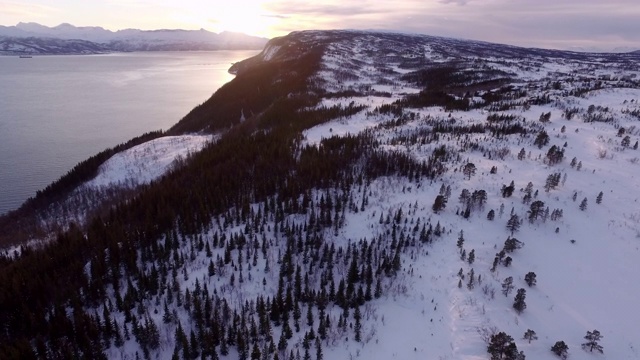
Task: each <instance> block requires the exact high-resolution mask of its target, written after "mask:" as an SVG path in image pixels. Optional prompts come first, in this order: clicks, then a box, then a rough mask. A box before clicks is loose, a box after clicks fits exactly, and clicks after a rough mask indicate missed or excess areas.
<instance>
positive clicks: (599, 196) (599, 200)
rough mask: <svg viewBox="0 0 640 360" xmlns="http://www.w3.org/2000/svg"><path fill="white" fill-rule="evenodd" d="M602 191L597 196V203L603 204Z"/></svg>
mask: <svg viewBox="0 0 640 360" xmlns="http://www.w3.org/2000/svg"><path fill="white" fill-rule="evenodd" d="M602 196H603V194H602V191H600V193H598V197H596V204H598V205H600V204H602Z"/></svg>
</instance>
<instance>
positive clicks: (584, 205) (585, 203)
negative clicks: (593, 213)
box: [580, 198, 587, 211]
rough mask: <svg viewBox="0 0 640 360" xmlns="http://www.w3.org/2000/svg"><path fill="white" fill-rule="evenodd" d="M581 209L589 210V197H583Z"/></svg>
mask: <svg viewBox="0 0 640 360" xmlns="http://www.w3.org/2000/svg"><path fill="white" fill-rule="evenodd" d="M580 210H582V211H585V210H587V198H584V199H582V202H581V203H580Z"/></svg>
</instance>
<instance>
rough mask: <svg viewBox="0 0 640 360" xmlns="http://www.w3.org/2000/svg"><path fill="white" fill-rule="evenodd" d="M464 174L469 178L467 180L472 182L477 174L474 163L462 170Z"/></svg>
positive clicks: (468, 164)
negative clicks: (472, 178)
mask: <svg viewBox="0 0 640 360" xmlns="http://www.w3.org/2000/svg"><path fill="white" fill-rule="evenodd" d="M462 173H463V174H464V176H466V177H467V180H470V179H471V177H472V176H473V175H475V174H476V166H475V164H473V163H467V164H466V165H465V166H464V167H463V168H462Z"/></svg>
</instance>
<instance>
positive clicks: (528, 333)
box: [523, 329, 538, 344]
mask: <svg viewBox="0 0 640 360" xmlns="http://www.w3.org/2000/svg"><path fill="white" fill-rule="evenodd" d="M523 338H524V339H525V340H528V341H529V344H531V341H533V340H538V335H536V332H535V331H533V330H531V329H527V331H525V332H524V336H523Z"/></svg>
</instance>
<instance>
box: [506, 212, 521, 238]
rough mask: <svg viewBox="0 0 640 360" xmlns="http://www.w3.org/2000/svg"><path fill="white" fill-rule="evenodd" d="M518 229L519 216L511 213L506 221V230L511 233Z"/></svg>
mask: <svg viewBox="0 0 640 360" xmlns="http://www.w3.org/2000/svg"><path fill="white" fill-rule="evenodd" d="M519 229H520V217H519V216H518V214H513V215H511V217H510V218H509V220H508V221H507V230H509V231H510V232H511V233H512V234H513V233H515V232H517V231H518V230H519Z"/></svg>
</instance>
